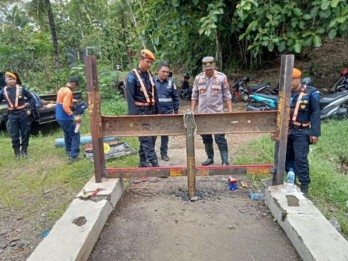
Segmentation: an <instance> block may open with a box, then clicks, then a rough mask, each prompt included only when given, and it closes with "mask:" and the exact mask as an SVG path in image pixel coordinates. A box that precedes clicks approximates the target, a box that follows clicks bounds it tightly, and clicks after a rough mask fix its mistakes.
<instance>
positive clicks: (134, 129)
mask: <svg viewBox="0 0 348 261" xmlns="http://www.w3.org/2000/svg"><path fill="white" fill-rule="evenodd" d="M281 63H282V64H281V73H280V92H279V105H278V111H262V112H232V113H218V114H196V113H195V114H193V113H192V112H191V111H187V112H185V114H184V115H180V114H176V115H175V114H174V115H139V116H138V115H127V116H103V115H101V97H100V93H99V85H98V74H97V65H96V57H95V56H87V57H86V59H85V65H86V67H85V73H86V80H87V91H88V110H89V115H90V122H91V134H92V145H93V151H94V153H93V158H94V171H95V180H96V182H97V183H99V182H101V178H102V177H108V178H114V177H118V178H125V177H140V176H148V177H150V176H152V177H163V176H174V177H175V176H187V177H188V179H187V180H188V192H189V196H190V197H193V196H195V195H196V175H197V176H208V175H240V174H269V173H270V170H271V169H273V171H272V173H273V185H278V184H281V183H282V182H283V175H284V171H285V156H286V142H287V133H288V121H289V101H290V93H291V79H292V68H293V63H294V57H293V55H283V56H282V58H281ZM271 132H275V133H276V137H277V141H276V142H275V154H274V164H262V165H260V164H258V165H256V164H255V165H229V166H206V167H196V166H195V147H194V138H195V136H196V135H201V134H220V133H226V134H245V133H271ZM113 135H116V136H118V137H134V136H135V137H139V136H160V135H168V136H175V135H185V136H186V157H187V166H182V167H181V166H177V167H175V166H174V167H173V166H171V167H147V168H106V167H105V155H104V150H103V138H104V137H106V136H113Z"/></svg>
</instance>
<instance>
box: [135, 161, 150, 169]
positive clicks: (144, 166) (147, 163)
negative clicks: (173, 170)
mask: <svg viewBox="0 0 348 261" xmlns="http://www.w3.org/2000/svg"><path fill="white" fill-rule="evenodd" d="M138 166H139V168H146V167H151V165H150V163H149V162H147V161H140V162H139V165H138Z"/></svg>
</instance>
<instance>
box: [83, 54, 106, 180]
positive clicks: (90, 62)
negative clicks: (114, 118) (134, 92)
mask: <svg viewBox="0 0 348 261" xmlns="http://www.w3.org/2000/svg"><path fill="white" fill-rule="evenodd" d="M85 73H86V82H87V92H88V112H89V118H90V122H91V134H92V145H93V160H94V162H93V163H94V172H95V181H96V182H97V183H100V182H101V178H102V176H103V175H104V174H105V155H104V149H103V126H102V117H101V107H100V100H101V98H100V93H99V85H98V72H97V61H96V57H95V56H86V59H85Z"/></svg>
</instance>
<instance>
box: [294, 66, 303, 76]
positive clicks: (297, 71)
mask: <svg viewBox="0 0 348 261" xmlns="http://www.w3.org/2000/svg"><path fill="white" fill-rule="evenodd" d="M301 75H302V72H301V71H300V70H299V69H297V68H293V69H292V78H301Z"/></svg>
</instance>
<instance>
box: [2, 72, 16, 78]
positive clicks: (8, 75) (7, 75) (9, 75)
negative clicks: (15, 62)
mask: <svg viewBox="0 0 348 261" xmlns="http://www.w3.org/2000/svg"><path fill="white" fill-rule="evenodd" d="M5 77H11V78H13V79H16V80H17V76H16V75H15V74H14V73H11V72H5Z"/></svg>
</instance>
